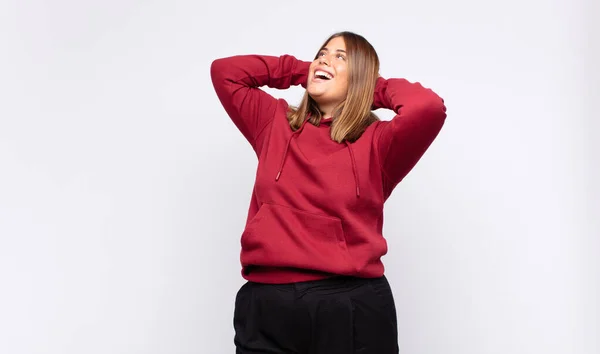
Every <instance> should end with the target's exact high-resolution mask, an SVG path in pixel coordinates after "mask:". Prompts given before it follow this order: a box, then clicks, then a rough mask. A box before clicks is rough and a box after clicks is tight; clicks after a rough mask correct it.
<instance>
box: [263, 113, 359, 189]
mask: <svg viewBox="0 0 600 354" xmlns="http://www.w3.org/2000/svg"><path fill="white" fill-rule="evenodd" d="M306 122H308V117H307V118H306V119H305V120H304V122H303V123H302V125H301V126H300V128H299V129H298V130H296V131H295V132H293V133H292V135H291V136H290V138H289V139H288V141H287V144H286V146H285V150H284V151H283V156H282V157H281V163H280V164H279V170H278V171H277V176H276V177H275V181H276V182H277V181H279V177H281V173H282V172H283V166H284V165H285V160H286V159H287V155H288V150H289V148H290V143H291V142H292V139H293V138H294V136H296V135H297V134H300V133H301V132H302V130H303V129H304V126H305V125H306ZM344 143H345V144H346V146H347V147H348V152H349V153H350V160H351V162H352V173H353V174H354V182H355V183H356V197H357V198H360V181H359V179H358V169H357V168H356V160H355V159H354V151H353V150H352V145H350V143H349V142H348V140H344Z"/></svg>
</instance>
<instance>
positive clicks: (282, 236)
mask: <svg viewBox="0 0 600 354" xmlns="http://www.w3.org/2000/svg"><path fill="white" fill-rule="evenodd" d="M241 258H242V259H241V260H242V265H243V266H248V265H255V266H266V267H291V268H299V269H310V270H317V271H322V272H328V273H335V274H351V273H352V272H353V268H352V266H351V262H350V257H349V254H348V249H347V247H346V242H345V239H344V230H343V228H342V221H341V219H339V218H336V217H331V216H325V215H319V214H314V213H310V212H306V211H302V210H298V209H294V208H290V207H285V206H281V205H275V204H263V205H262V206H261V208H260V210H259V211H258V213H257V214H256V215H255V217H254V218H253V219H252V220H251V221H250V223H249V224H248V226H247V227H246V230H245V231H244V233H243V235H242V256H241Z"/></svg>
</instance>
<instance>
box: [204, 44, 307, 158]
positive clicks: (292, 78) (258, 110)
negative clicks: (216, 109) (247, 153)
mask: <svg viewBox="0 0 600 354" xmlns="http://www.w3.org/2000/svg"><path fill="white" fill-rule="evenodd" d="M309 66H310V62H305V61H301V60H298V59H296V58H295V57H293V56H291V55H282V56H280V57H276V56H261V55H238V56H233V57H228V58H221V59H217V60H215V61H213V63H212V65H211V68H210V74H211V78H212V83H213V86H214V89H215V91H216V93H217V96H218V97H219V100H220V101H221V104H222V105H223V107H224V108H225V111H226V112H227V114H228V115H229V117H230V118H231V120H232V121H233V123H234V124H235V125H236V126H237V128H238V129H239V130H240V131H241V133H242V134H243V135H244V137H246V139H247V140H248V141H249V142H250V144H251V145H252V146H253V147H254V148H255V149H256V139H257V137H258V136H259V135H260V133H261V131H262V130H263V129H264V127H265V126H266V125H267V124H268V123H269V122H270V120H271V119H272V118H273V116H274V113H275V110H276V107H277V99H275V98H274V97H273V96H271V95H269V94H268V93H266V92H264V91H263V90H261V89H260V87H261V86H268V87H270V88H274V89H287V88H289V87H290V86H296V85H302V86H303V87H306V80H307V76H308V67H309Z"/></svg>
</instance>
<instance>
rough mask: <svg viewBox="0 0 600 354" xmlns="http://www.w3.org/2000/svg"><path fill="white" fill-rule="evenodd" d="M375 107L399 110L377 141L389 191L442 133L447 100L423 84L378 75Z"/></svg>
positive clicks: (382, 130) (379, 134) (385, 123)
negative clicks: (445, 101)
mask: <svg viewBox="0 0 600 354" xmlns="http://www.w3.org/2000/svg"><path fill="white" fill-rule="evenodd" d="M373 108H374V109H377V108H387V109H391V110H393V111H394V112H395V113H396V116H395V117H394V118H393V119H392V120H391V121H386V122H384V124H382V127H381V129H380V131H379V133H378V136H377V139H376V140H375V144H376V149H377V150H378V155H379V159H380V165H381V167H382V169H383V175H384V180H385V182H386V183H385V186H387V188H386V189H388V192H391V190H392V189H393V188H394V187H395V186H396V185H397V184H398V183H400V181H402V179H403V178H404V177H405V176H406V175H407V174H408V173H409V172H410V171H411V170H412V168H413V167H414V166H415V165H416V164H417V162H418V161H419V160H420V159H421V157H422V156H423V154H424V153H425V151H427V149H428V148H429V146H430V145H431V143H432V142H433V140H434V139H435V138H436V137H437V135H438V134H439V132H440V130H441V128H442V126H443V125H444V122H445V119H446V106H445V105H444V100H443V99H442V98H440V97H439V96H438V95H437V94H436V93H435V92H433V91H432V90H430V89H428V88H425V87H423V86H422V85H421V84H420V83H411V82H409V81H407V80H405V79H387V80H386V79H384V78H381V77H380V78H378V79H377V85H376V88H375V94H374V100H373Z"/></svg>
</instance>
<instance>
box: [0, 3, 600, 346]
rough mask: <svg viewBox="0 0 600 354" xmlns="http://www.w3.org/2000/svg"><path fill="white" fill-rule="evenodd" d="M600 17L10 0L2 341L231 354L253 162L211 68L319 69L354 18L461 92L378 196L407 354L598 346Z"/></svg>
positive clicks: (578, 10)
mask: <svg viewBox="0 0 600 354" xmlns="http://www.w3.org/2000/svg"><path fill="white" fill-rule="evenodd" d="M599 15H600V12H599V9H598V2H597V1H596V2H595V3H594V2H593V1H592V0H587V1H586V0H578V1H571V0H561V1H559V0H556V1H542V0H519V1H516V0H509V1H495V2H481V1H474V0H459V1H442V0H425V1H413V2H391V1H376V0H373V1H368V2H359V1H356V2H351V1H350V2H345V3H339V2H322V1H302V2H287V1H261V0H257V1H218V2H212V1H211V2H205V3H202V2H200V1H167V0H162V1H160V0H155V1H141V0H121V1H116V0H108V1H94V2H91V1H74V0H57V1H52V2H50V1H19V2H17V1H16V0H8V1H7V0H4V1H2V2H0V46H1V47H0V48H1V52H0V353H6V354H41V353H48V354H80V353H86V354H108V353H110V354H120V353H123V354H159V353H160V354H175V353H177V354H184V353H186V354H187V353H190V354H191V353H209V354H213V353H233V352H234V347H233V342H232V339H233V329H232V315H233V300H234V297H235V293H236V291H237V290H238V288H239V286H240V285H241V284H242V283H243V280H242V279H241V277H240V273H239V272H240V266H239V247H240V243H239V237H240V235H241V232H242V230H243V226H244V222H245V217H246V213H247V210H248V203H249V199H250V193H251V188H252V183H253V178H254V172H255V167H256V159H255V157H254V155H253V152H252V151H251V149H250V146H249V144H248V143H247V142H246V141H245V140H244V139H243V137H242V136H241V134H240V133H239V132H238V131H237V130H236V129H235V127H234V125H233V124H232V123H231V121H230V120H229V118H228V117H227V116H226V114H225V112H224V110H223V109H222V107H221V106H220V104H219V102H218V100H217V97H216V95H215V94H214V91H213V88H212V86H211V82H210V77H209V67H210V63H211V62H212V60H213V59H215V58H218V57H222V56H228V55H234V54H250V53H257V54H270V55H279V54H293V55H295V56H297V57H299V58H301V59H308V60H309V59H310V58H312V56H313V55H314V54H315V52H316V50H317V49H318V47H319V46H320V45H321V43H322V41H323V40H325V39H326V38H327V37H328V36H329V35H330V34H331V33H333V32H335V31H339V30H352V31H355V32H358V33H360V34H363V35H364V36H366V37H367V38H368V39H369V40H370V41H371V42H372V43H373V45H374V46H375V48H376V49H377V51H378V53H379V55H380V58H381V61H382V75H383V76H385V77H406V78H408V79H409V80H412V81H420V82H422V83H423V84H424V85H425V86H428V87H431V88H433V89H434V90H435V91H436V92H438V93H439V94H440V95H441V96H442V97H444V99H445V101H446V104H447V107H448V120H447V123H446V126H445V127H444V129H443V131H442V133H441V134H440V136H439V138H438V139H437V140H436V141H435V142H434V144H433V145H432V146H431V148H430V150H429V151H428V152H427V153H426V155H425V156H424V157H423V159H422V160H421V162H420V163H419V164H418V165H417V167H415V169H414V170H413V171H412V172H411V173H410V175H409V176H408V177H407V178H406V179H405V180H404V181H403V183H402V184H401V185H400V186H399V187H398V188H397V189H396V191H395V192H394V194H393V196H392V198H391V199H390V200H389V202H388V204H387V206H386V211H385V213H386V214H385V216H386V224H385V230H384V231H385V235H386V238H387V240H388V243H389V246H390V252H389V254H388V255H386V256H385V258H384V262H385V265H386V274H387V276H388V278H389V279H390V282H391V284H392V287H393V290H394V295H395V297H396V303H397V308H398V321H399V330H400V332H399V341H400V347H401V352H402V353H411V354H426V353H427V354H429V353H445V354H495V353H511V354H521V353H523V354H531V353H544V354H598V353H599V352H600V343H599V339H598V334H599V333H600V306H599V305H600V304H599V299H600V291H599V290H600V284H599V283H600V270H599V268H600V263H599V261H598V258H599V256H600V243H599V241H598V238H599V236H600V225H599V221H598V219H599V217H600V216H599V215H600V205H599V204H600V202H599V200H600V188H599V183H598V181H600V171H599V167H598V160H599V159H598V155H599V151H600V143H599V142H598V140H597V132H598V131H600V125H599V123H598V118H599V117H598V113H597V109H596V108H595V107H594V105H596V104H597V102H598V101H599V100H600V95H599V94H598V92H599V90H600V86H599V82H600V77H599V75H598V63H600V56H599V55H598V53H599V51H600V46H599V43H600V36H599V35H598V24H597V23H593V21H595V19H597V18H598V16H599ZM268 91H269V92H270V93H272V94H274V95H277V96H279V97H284V98H286V99H288V100H289V101H290V103H292V104H295V103H297V102H298V101H299V99H300V97H301V94H302V90H301V88H293V89H290V90H287V91H275V90H268ZM377 113H378V114H379V115H380V116H381V117H382V118H383V119H389V118H391V117H392V116H393V114H391V112H386V111H378V112H377Z"/></svg>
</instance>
